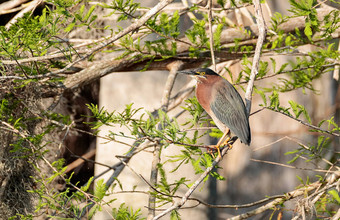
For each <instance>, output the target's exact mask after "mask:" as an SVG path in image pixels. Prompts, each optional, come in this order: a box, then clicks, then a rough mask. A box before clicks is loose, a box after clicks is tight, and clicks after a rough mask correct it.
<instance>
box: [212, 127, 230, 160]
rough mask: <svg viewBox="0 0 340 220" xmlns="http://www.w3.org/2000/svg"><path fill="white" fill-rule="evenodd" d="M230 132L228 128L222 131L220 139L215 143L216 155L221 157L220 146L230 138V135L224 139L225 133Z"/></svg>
mask: <svg viewBox="0 0 340 220" xmlns="http://www.w3.org/2000/svg"><path fill="white" fill-rule="evenodd" d="M229 133H230V129H229V128H227V130H226V131H225V132H224V134H223V135H222V137H221V138H220V140H219V141H218V143H217V144H216V146H215V147H216V149H217V152H218V156H219V157H221V151H220V146H222V145H225V144H226V143H228V141H229V140H230V137H228V138H227V139H226V140H225V138H226V137H227V135H228V134H229Z"/></svg>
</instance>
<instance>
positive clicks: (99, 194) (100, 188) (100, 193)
mask: <svg viewBox="0 0 340 220" xmlns="http://www.w3.org/2000/svg"><path fill="white" fill-rule="evenodd" d="M105 193H106V184H105V183H104V179H100V180H98V181H97V183H96V187H95V189H94V195H95V197H96V200H97V201H101V200H102V199H103V198H104V196H105Z"/></svg>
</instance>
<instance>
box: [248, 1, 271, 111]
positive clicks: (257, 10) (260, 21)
mask: <svg viewBox="0 0 340 220" xmlns="http://www.w3.org/2000/svg"><path fill="white" fill-rule="evenodd" d="M254 6H255V14H256V21H257V26H258V29H259V37H258V39H257V43H256V49H255V55H254V58H253V65H252V67H251V73H250V77H249V83H248V87H247V90H246V94H245V100H246V108H247V112H248V115H249V114H250V111H251V100H252V93H253V87H254V81H255V78H256V75H257V74H258V65H259V62H260V54H261V50H262V45H263V42H264V40H265V37H266V29H267V27H266V24H265V21H264V18H263V14H262V8H261V4H260V0H254Z"/></svg>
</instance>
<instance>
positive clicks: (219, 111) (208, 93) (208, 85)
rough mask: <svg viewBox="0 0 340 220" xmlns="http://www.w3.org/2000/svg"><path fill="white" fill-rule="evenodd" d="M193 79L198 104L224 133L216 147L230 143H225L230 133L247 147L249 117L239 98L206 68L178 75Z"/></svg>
mask: <svg viewBox="0 0 340 220" xmlns="http://www.w3.org/2000/svg"><path fill="white" fill-rule="evenodd" d="M178 72H179V73H182V74H188V75H191V76H194V77H195V79H196V81H197V84H196V97H197V101H198V103H199V104H200V105H201V106H202V107H203V109H204V110H205V111H206V112H207V113H208V115H210V117H211V118H212V120H213V121H214V122H215V124H216V126H217V127H218V128H219V129H220V130H221V131H222V132H223V136H222V138H221V139H220V140H219V142H218V143H217V145H216V148H217V150H218V153H219V156H220V151H219V147H220V146H222V145H225V144H227V142H228V141H229V140H230V138H229V139H227V140H224V139H225V138H226V136H227V135H228V133H229V132H231V133H232V134H234V135H235V136H237V137H238V138H239V139H240V140H241V142H242V143H244V144H246V145H250V142H251V133H250V127H249V117H248V113H247V110H246V106H245V105H244V102H243V99H242V97H241V95H240V94H239V93H238V92H237V90H236V89H235V88H234V86H233V85H232V84H231V83H230V82H228V81H227V80H226V79H225V78H223V77H222V76H220V75H218V74H217V73H216V72H215V71H213V70H211V69H209V68H198V69H191V70H182V71H178Z"/></svg>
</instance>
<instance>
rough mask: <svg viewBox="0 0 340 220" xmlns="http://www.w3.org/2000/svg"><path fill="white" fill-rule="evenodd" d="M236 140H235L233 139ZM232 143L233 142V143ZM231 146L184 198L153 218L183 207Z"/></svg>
mask: <svg viewBox="0 0 340 220" xmlns="http://www.w3.org/2000/svg"><path fill="white" fill-rule="evenodd" d="M232 142H234V141H232ZM231 144H232V143H231ZM229 149H230V148H228V147H226V148H224V149H223V150H222V152H221V157H217V158H216V159H215V160H214V162H213V163H212V164H211V166H210V167H208V168H207V169H206V170H205V171H204V172H203V173H202V174H201V176H200V177H199V178H198V179H197V180H196V181H195V182H194V184H193V185H192V186H191V187H190V188H189V190H188V191H187V192H186V193H185V194H184V196H183V197H182V199H181V200H180V201H177V202H175V203H174V204H173V205H172V206H171V207H169V208H168V209H166V210H165V211H163V212H162V213H160V214H159V215H157V216H155V217H154V218H153V220H157V219H160V218H161V217H163V216H165V215H166V214H168V213H170V212H172V211H174V210H177V209H179V208H181V207H182V206H183V205H184V204H185V203H186V201H187V200H188V198H189V197H190V196H191V194H192V193H193V192H194V191H195V190H196V188H197V187H198V186H199V184H200V183H202V182H203V180H204V179H205V178H206V177H207V176H208V175H209V173H210V172H211V171H212V170H213V168H214V167H215V166H216V165H217V164H218V163H219V162H220V161H221V160H222V158H223V156H224V155H225V154H226V153H227V152H228V150H229Z"/></svg>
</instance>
